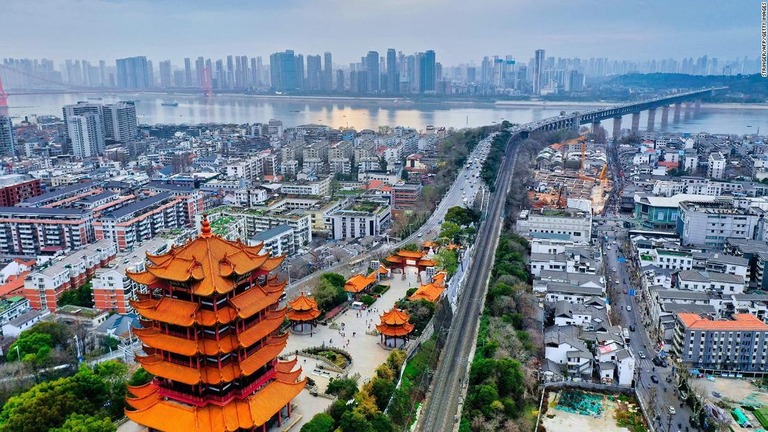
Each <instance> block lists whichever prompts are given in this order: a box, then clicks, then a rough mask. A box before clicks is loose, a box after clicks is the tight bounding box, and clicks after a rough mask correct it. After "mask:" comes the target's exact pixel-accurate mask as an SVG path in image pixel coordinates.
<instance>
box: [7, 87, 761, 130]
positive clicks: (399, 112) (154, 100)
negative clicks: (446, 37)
mask: <svg viewBox="0 0 768 432" xmlns="http://www.w3.org/2000/svg"><path fill="white" fill-rule="evenodd" d="M97 98H101V99H100V100H99V99H97ZM89 99H90V100H91V102H101V103H111V102H116V101H119V100H134V101H136V113H137V116H138V117H139V122H140V123H146V124H155V123H169V124H199V123H259V122H267V121H269V120H270V119H279V120H282V121H283V124H284V125H285V126H287V127H288V126H296V125H300V124H307V123H315V124H324V125H328V126H331V127H334V128H338V127H354V128H356V129H357V130H360V129H365V128H369V129H374V130H375V129H377V128H378V127H379V126H384V125H387V126H398V125H399V126H408V127H413V128H416V129H418V130H423V129H425V128H426V127H427V126H428V125H433V126H435V127H446V128H451V127H453V128H463V127H476V126H483V125H490V124H493V123H494V122H501V121H502V120H508V121H511V122H513V123H526V122H530V121H535V120H540V119H543V118H546V117H550V116H553V115H558V114H559V113H560V111H567V112H571V111H577V110H578V111H586V110H588V109H592V108H597V107H601V106H607V105H609V104H607V103H594V104H589V103H584V104H581V103H579V104H574V103H561V104H557V103H551V102H550V103H541V102H538V103H537V102H521V103H516V104H489V103H464V102H443V103H413V102H411V101H405V100H398V101H392V100H366V99H324V98H287V97H264V96H245V95H242V96H241V95H215V96H213V97H212V98H208V99H206V98H204V97H202V96H200V97H198V96H191V95H163V94H154V93H138V94H110V93H105V94H102V95H94V94H87V95H86V94H75V93H73V94H56V95H13V96H10V97H9V98H8V104H9V106H10V109H9V112H10V114H11V116H14V117H16V118H17V119H21V118H23V117H24V116H26V115H32V114H37V115H56V116H59V117H61V107H62V106H63V105H66V104H71V103H75V102H77V101H81V100H89ZM170 101H173V102H178V104H179V105H178V106H177V107H169V106H163V105H162V103H163V102H170ZM672 117H673V116H672V112H671V110H670V113H669V126H668V130H670V131H674V132H691V133H695V132H702V131H705V132H710V133H733V134H754V133H757V132H758V130H762V132H763V133H768V106H765V105H733V104H730V105H705V106H702V110H701V114H700V115H699V116H698V117H695V118H693V117H692V118H691V119H689V120H684V118H683V116H682V115H681V121H680V123H677V124H675V123H674V122H673V118H672ZM660 119H661V110H657V113H656V128H657V129H658V128H659V126H660ZM630 123H631V119H630V117H629V116H625V117H624V119H623V121H622V125H623V127H624V128H629V127H630ZM646 124H647V117H646V113H643V114H642V115H641V119H640V128H641V129H645V127H646ZM603 126H604V127H605V128H606V129H607V130H608V133H609V134H610V133H611V131H612V130H613V123H612V121H608V122H604V124H603Z"/></svg>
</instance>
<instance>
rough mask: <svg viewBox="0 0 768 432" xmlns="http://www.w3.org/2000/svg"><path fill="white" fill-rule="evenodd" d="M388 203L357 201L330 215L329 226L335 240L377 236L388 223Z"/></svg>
mask: <svg viewBox="0 0 768 432" xmlns="http://www.w3.org/2000/svg"><path fill="white" fill-rule="evenodd" d="M390 217H391V215H390V207H389V205H388V204H385V203H381V202H373V201H358V202H355V203H353V204H352V205H350V206H347V208H345V209H342V210H337V211H336V212H334V213H333V214H332V215H331V226H332V229H331V231H332V233H333V238H334V239H335V240H345V239H350V238H358V237H367V236H379V235H382V233H383V232H384V229H385V228H386V227H387V226H388V225H389V223H390Z"/></svg>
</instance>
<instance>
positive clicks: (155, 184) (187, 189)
mask: <svg viewBox="0 0 768 432" xmlns="http://www.w3.org/2000/svg"><path fill="white" fill-rule="evenodd" d="M143 189H161V190H167V191H176V192H194V190H195V188H193V187H191V186H182V185H177V184H169V183H163V182H158V181H152V182H149V183H147V184H146V185H144V187H143Z"/></svg>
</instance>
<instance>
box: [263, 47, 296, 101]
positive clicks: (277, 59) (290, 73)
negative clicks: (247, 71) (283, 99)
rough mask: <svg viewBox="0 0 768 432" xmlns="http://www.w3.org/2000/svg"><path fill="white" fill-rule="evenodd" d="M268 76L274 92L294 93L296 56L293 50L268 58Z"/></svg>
mask: <svg viewBox="0 0 768 432" xmlns="http://www.w3.org/2000/svg"><path fill="white" fill-rule="evenodd" d="M269 76H270V80H271V81H272V88H273V89H274V90H275V91H276V92H286V91H294V90H296V89H297V85H296V56H294V54H293V50H286V51H285V52H277V53H274V54H272V55H271V56H269Z"/></svg>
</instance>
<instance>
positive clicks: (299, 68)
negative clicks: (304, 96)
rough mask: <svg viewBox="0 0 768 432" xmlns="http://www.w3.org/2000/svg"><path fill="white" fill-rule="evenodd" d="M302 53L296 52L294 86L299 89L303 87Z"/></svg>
mask: <svg viewBox="0 0 768 432" xmlns="http://www.w3.org/2000/svg"><path fill="white" fill-rule="evenodd" d="M304 78H306V75H304V55H303V54H296V88H297V89H299V90H303V89H304Z"/></svg>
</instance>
